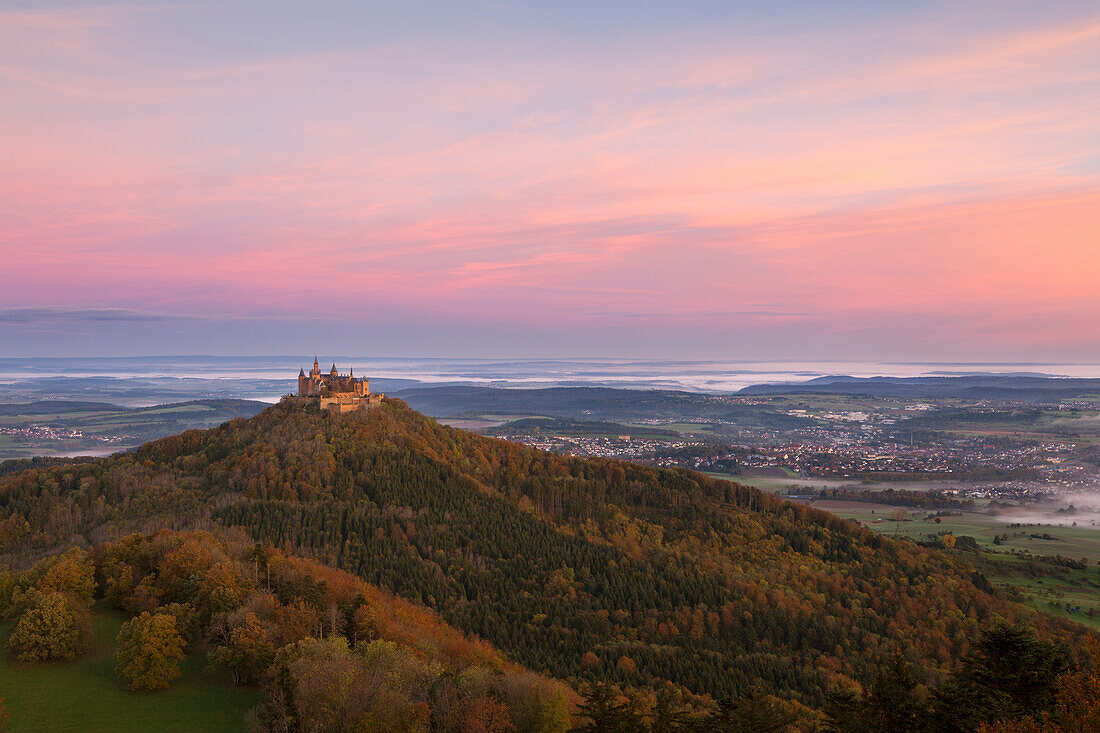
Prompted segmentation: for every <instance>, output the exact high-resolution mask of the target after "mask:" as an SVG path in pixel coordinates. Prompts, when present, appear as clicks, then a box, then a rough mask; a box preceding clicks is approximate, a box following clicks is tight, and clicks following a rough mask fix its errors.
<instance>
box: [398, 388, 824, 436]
mask: <svg viewBox="0 0 1100 733" xmlns="http://www.w3.org/2000/svg"><path fill="white" fill-rule="evenodd" d="M395 396H397V397H399V398H401V399H402V400H405V401H406V402H407V403H408V404H409V406H410V407H412V408H414V409H416V410H419V411H420V412H423V413H424V414H426V415H431V416H433V417H464V416H472V415H530V416H540V417H554V418H567V419H573V420H586V421H590V420H602V421H631V420H641V419H648V418H669V419H676V420H680V419H713V420H726V421H736V422H737V423H738V424H739V425H742V426H744V427H768V428H793V427H799V426H802V425H804V424H805V421H804V420H803V419H802V418H798V417H792V416H790V415H786V414H784V413H780V412H768V411H764V410H761V409H759V408H756V407H750V406H747V405H742V404H737V403H734V402H731V401H730V400H728V399H725V398H724V397H723V396H722V395H711V394H698V393H695V392H681V391H677V390H636V389H612V388H610V387H552V388H548V389H510V388H498V387H429V388H421V389H406V390H402V391H401V392H398V393H397V394H396V395H395Z"/></svg>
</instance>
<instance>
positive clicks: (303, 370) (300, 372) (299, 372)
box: [298, 368, 306, 377]
mask: <svg viewBox="0 0 1100 733" xmlns="http://www.w3.org/2000/svg"><path fill="white" fill-rule="evenodd" d="M305 375H306V370H305V369H304V368H303V369H299V370H298V376H299V377H304V376H305Z"/></svg>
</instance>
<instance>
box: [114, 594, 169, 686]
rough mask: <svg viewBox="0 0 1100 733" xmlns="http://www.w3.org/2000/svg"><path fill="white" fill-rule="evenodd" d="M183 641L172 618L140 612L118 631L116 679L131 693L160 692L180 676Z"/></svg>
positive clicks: (165, 615) (162, 614) (165, 614)
mask: <svg viewBox="0 0 1100 733" xmlns="http://www.w3.org/2000/svg"><path fill="white" fill-rule="evenodd" d="M183 649H184V640H183V637H182V636H181V635H180V633H179V631H178V630H177V628H176V618H175V616H172V615H170V614H167V613H156V614H153V613H149V612H148V611H143V612H142V613H141V615H139V616H136V617H134V618H132V619H130V620H129V621H127V622H126V623H124V624H123V625H122V629H121V630H120V631H119V632H118V651H117V652H116V653H115V657H116V658H117V659H118V666H117V670H118V676H119V677H120V678H121V679H122V680H123V682H125V683H126V684H127V686H129V687H130V689H132V690H161V689H164V688H166V687H168V685H169V684H170V683H171V682H172V680H174V679H176V678H177V677H179V676H180V665H179V663H180V661H181V660H182V659H183V656H184V654H183Z"/></svg>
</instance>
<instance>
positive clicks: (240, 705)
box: [0, 608, 259, 733]
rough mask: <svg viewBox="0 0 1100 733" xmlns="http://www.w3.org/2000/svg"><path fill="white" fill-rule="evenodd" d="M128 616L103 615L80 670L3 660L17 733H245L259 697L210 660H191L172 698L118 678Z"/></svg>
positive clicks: (0, 690) (1, 688) (3, 688)
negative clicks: (211, 669) (216, 672)
mask: <svg viewBox="0 0 1100 733" xmlns="http://www.w3.org/2000/svg"><path fill="white" fill-rule="evenodd" d="M123 620H124V616H123V615H122V614H120V613H117V612H114V611H108V610H105V609H102V608H97V609H96V611H95V613H94V614H93V616H92V640H91V649H90V650H89V653H88V655H87V656H86V657H84V658H83V659H79V660H77V661H74V662H67V663H61V664H46V665H35V666H25V665H20V664H16V663H14V662H13V661H12V660H11V659H10V658H9V657H7V656H6V655H2V656H0V697H2V698H3V699H4V702H5V704H6V705H7V707H8V711H9V713H10V715H11V717H10V719H9V721H8V728H9V730H11V731H12V733H65V732H66V731H82V732H87V733H93V732H97V731H102V733H124V732H126V731H134V732H135V733H137V732H138V731H141V732H142V733H145V732H148V731H158V732H161V733H175V732H177V731H178V732H179V733H187V732H189V731H245V730H247V726H246V724H245V714H246V713H247V712H248V710H249V708H251V707H253V706H254V705H256V704H257V703H258V702H259V693H258V692H257V691H256V690H252V689H246V688H239V687H232V686H231V685H229V684H227V683H226V682H225V681H223V680H221V679H220V678H214V677H212V676H211V675H208V674H205V673H204V671H203V670H204V668H205V666H206V660H205V658H204V656H203V655H202V654H194V653H193V654H191V655H190V656H189V657H188V658H187V660H186V661H185V662H184V665H183V675H182V676H181V677H180V678H179V679H177V680H176V681H175V682H173V683H172V687H171V688H169V689H168V690H164V691H161V692H153V693H137V692H130V691H129V690H126V689H125V688H124V687H123V686H122V685H121V684H120V683H119V681H118V678H117V677H116V676H115V669H114V668H115V659H114V649H115V636H116V635H117V634H118V630H119V627H120V626H121V625H122V622H123Z"/></svg>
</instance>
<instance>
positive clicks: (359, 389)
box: [297, 357, 385, 412]
mask: <svg viewBox="0 0 1100 733" xmlns="http://www.w3.org/2000/svg"><path fill="white" fill-rule="evenodd" d="M297 396H298V398H299V399H307V400H311V401H312V400H316V401H317V403H318V404H319V406H320V407H321V409H322V410H330V411H332V412H351V411H352V410H364V409H367V408H370V407H377V406H379V405H381V404H382V398H383V397H384V396H385V395H382V394H371V391H370V380H369V379H367V378H366V377H356V376H355V370H354V369H349V370H348V373H347V374H340V372H338V371H337V370H336V363H335V362H333V364H332V370H331V371H329V372H322V371H321V365H320V364H318V363H317V357H313V369H311V370H310V371H309V374H306V370H305V369H299V370H298V395H297Z"/></svg>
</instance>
